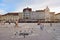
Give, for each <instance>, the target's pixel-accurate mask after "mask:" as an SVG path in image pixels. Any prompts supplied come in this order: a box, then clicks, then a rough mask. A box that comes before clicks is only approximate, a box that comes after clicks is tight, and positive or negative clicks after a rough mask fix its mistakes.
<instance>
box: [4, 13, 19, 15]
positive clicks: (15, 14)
mask: <svg viewBox="0 0 60 40" xmlns="http://www.w3.org/2000/svg"><path fill="white" fill-rule="evenodd" d="M5 15H18V13H7V14H5Z"/></svg>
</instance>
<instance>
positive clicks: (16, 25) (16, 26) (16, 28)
mask: <svg viewBox="0 0 60 40" xmlns="http://www.w3.org/2000/svg"><path fill="white" fill-rule="evenodd" d="M14 29H15V35H17V34H18V33H19V32H18V20H16V21H15V27H14Z"/></svg>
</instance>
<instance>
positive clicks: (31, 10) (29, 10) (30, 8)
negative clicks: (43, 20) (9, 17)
mask: <svg viewBox="0 0 60 40" xmlns="http://www.w3.org/2000/svg"><path fill="white" fill-rule="evenodd" d="M26 10H29V11H32V9H31V8H28V7H27V8H24V9H23V12H24V11H26Z"/></svg>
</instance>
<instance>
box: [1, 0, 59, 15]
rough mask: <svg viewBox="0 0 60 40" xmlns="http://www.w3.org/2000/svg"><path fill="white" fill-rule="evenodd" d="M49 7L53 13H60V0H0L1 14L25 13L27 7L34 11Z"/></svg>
mask: <svg viewBox="0 0 60 40" xmlns="http://www.w3.org/2000/svg"><path fill="white" fill-rule="evenodd" d="M47 6H48V7H49V9H50V11H51V12H56V13H59V12H60V1H59V0H0V14H6V13H8V12H23V9H24V8H26V7H29V8H32V10H33V11H34V10H42V9H45V8H46V7H47Z"/></svg>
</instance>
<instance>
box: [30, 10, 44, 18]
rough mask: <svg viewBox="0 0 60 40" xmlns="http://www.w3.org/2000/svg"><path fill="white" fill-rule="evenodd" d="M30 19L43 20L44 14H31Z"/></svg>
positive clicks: (34, 12)
mask: <svg viewBox="0 0 60 40" xmlns="http://www.w3.org/2000/svg"><path fill="white" fill-rule="evenodd" d="M31 19H45V13H44V12H36V11H33V12H31Z"/></svg>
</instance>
